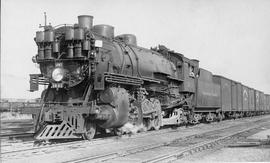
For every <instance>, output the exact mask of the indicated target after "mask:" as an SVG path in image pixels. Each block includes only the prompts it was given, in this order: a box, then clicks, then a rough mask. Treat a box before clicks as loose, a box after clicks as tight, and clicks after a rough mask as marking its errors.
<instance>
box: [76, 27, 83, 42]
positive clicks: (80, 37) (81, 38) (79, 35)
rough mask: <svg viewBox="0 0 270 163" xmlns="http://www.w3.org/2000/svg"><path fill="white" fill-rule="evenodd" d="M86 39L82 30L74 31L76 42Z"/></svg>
mask: <svg viewBox="0 0 270 163" xmlns="http://www.w3.org/2000/svg"><path fill="white" fill-rule="evenodd" d="M83 38H84V31H83V29H82V28H76V29H74V39H75V40H83Z"/></svg>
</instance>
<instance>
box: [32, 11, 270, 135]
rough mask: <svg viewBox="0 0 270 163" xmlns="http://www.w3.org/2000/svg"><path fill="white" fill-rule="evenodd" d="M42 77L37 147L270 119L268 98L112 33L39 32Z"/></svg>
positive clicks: (83, 23) (35, 78)
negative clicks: (99, 135)
mask: <svg viewBox="0 0 270 163" xmlns="http://www.w3.org/2000/svg"><path fill="white" fill-rule="evenodd" d="M35 42H36V44H37V46H38V54H37V55H36V56H34V57H33V62H35V63H37V64H39V66H40V71H41V74H31V75H30V91H36V90H38V87H39V85H47V89H45V90H44V91H43V93H42V95H41V103H42V107H41V109H40V110H39V111H33V112H32V113H33V115H34V120H35V130H36V136H35V138H36V139H66V138H84V139H92V138H93V137H94V135H95V134H96V132H97V131H99V132H115V133H116V134H119V133H123V132H125V127H130V126H132V127H133V128H136V129H137V130H151V129H156V130H158V129H159V128H160V127H161V126H164V125H180V124H187V123H191V124H196V123H199V122H201V121H206V122H211V121H214V120H222V119H224V118H226V117H234V118H237V117H243V116H250V115H257V114H262V113H265V112H269V111H270V96H269V95H264V94H263V93H262V92H260V91H257V90H254V89H251V88H248V87H246V86H244V85H242V84H241V83H239V82H236V81H233V80H230V79H227V78H224V77H222V76H216V75H212V73H211V72H209V71H207V70H205V69H202V68H199V61H198V60H195V59H188V58H186V57H185V56H184V55H183V54H180V53H177V52H174V51H172V50H169V49H168V48H166V47H165V46H162V45H159V46H158V47H155V48H151V49H146V48H142V47H139V46H137V41H136V37H135V36H134V35H132V34H122V35H118V36H116V37H115V36H114V27H112V26H110V25H95V26H93V17H92V16H88V15H81V16H78V24H74V25H67V24H63V25H59V26H56V27H52V26H51V25H45V26H44V30H43V31H38V32H36V37H35Z"/></svg>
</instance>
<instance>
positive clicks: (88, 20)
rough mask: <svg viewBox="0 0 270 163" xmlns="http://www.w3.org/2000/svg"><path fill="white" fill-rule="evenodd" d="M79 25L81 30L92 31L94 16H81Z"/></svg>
mask: <svg viewBox="0 0 270 163" xmlns="http://www.w3.org/2000/svg"><path fill="white" fill-rule="evenodd" d="M78 23H79V27H80V28H85V29H86V30H90V29H91V28H92V26H93V16H91V15H79V16H78Z"/></svg>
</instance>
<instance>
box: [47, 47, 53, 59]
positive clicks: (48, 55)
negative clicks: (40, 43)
mask: <svg viewBox="0 0 270 163" xmlns="http://www.w3.org/2000/svg"><path fill="white" fill-rule="evenodd" d="M52 58H53V57H52V46H51V45H47V46H46V47H45V59H52Z"/></svg>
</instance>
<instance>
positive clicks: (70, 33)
mask: <svg viewBox="0 0 270 163" xmlns="http://www.w3.org/2000/svg"><path fill="white" fill-rule="evenodd" d="M73 39H74V29H73V28H72V27H69V28H66V32H65V40H73Z"/></svg>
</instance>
